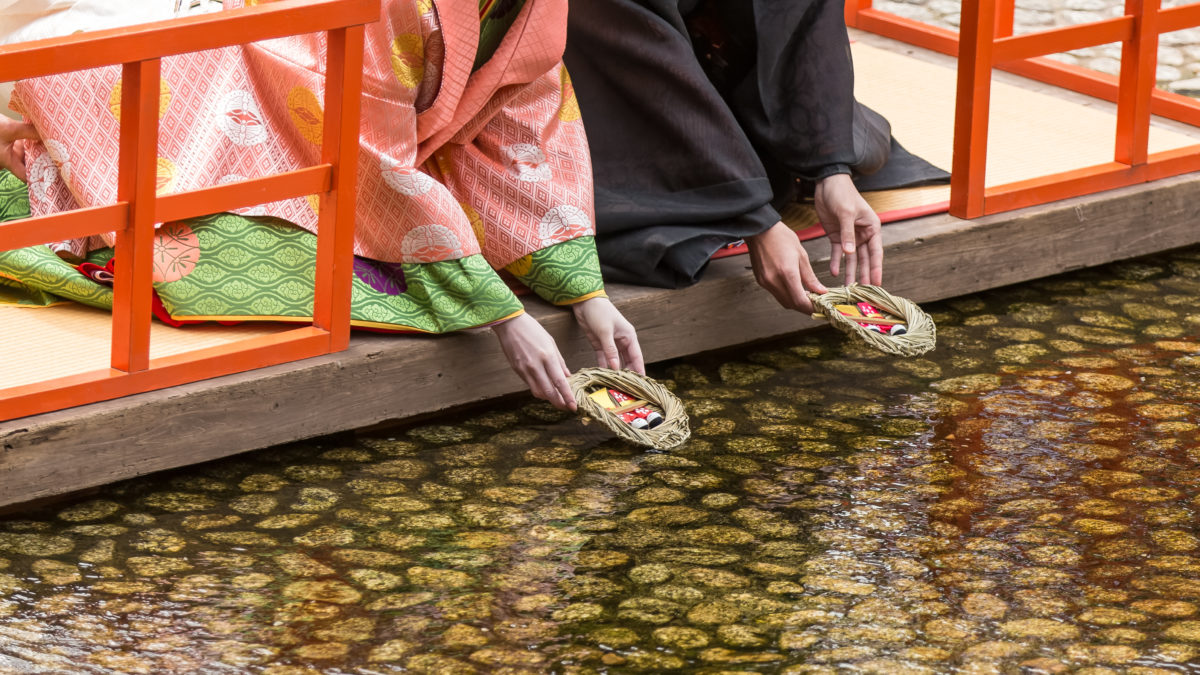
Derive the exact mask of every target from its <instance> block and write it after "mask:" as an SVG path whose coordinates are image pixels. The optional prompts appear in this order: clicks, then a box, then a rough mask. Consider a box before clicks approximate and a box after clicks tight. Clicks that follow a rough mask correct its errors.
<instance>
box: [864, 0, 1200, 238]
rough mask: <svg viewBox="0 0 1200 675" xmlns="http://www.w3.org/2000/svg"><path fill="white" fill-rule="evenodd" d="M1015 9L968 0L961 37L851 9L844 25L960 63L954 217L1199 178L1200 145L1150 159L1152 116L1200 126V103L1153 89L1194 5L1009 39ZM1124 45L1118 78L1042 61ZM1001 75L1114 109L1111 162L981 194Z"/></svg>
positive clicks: (1141, 1) (1138, 10)
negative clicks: (1170, 37) (1161, 47)
mask: <svg viewBox="0 0 1200 675" xmlns="http://www.w3.org/2000/svg"><path fill="white" fill-rule="evenodd" d="M1014 11H1015V8H1014V0H965V1H964V2H963V3H962V15H961V21H960V26H961V31H960V32H959V33H955V32H954V31H951V30H947V29H944V28H939V27H936V26H931V25H929V24H925V23H921V22H919V21H913V20H910V19H905V18H902V17H899V16H896V15H894V14H889V13H887V12H882V11H880V10H877V9H873V8H872V7H871V0H847V3H846V24H847V25H849V26H852V27H855V28H860V29H862V30H866V31H869V32H872V33H877V34H880V35H884V36H887V37H891V38H895V39H897V40H902V41H904V42H908V43H910V44H914V45H917V46H920V47H924V48H926V49H931V50H933V51H937V52H941V53H943V54H950V55H953V56H957V57H958V92H957V100H956V107H955V123H954V158H953V165H952V167H951V182H950V213H951V214H953V215H956V216H958V217H960V218H977V217H979V216H982V215H985V214H991V213H999V212H1002V211H1009V210H1012V209H1017V208H1021V207H1025V206H1032V205H1035V204H1044V203H1046V202H1050V201H1054V200H1058V199H1066V198H1068V197H1078V196H1080V195H1085V194H1089V193H1093V192H1099V191H1101V190H1108V189H1112V188H1117V187H1123V186H1127V185H1134V184H1136V183H1142V182H1146V181H1150V180H1154V179H1157V178H1165V177H1167V176H1174V175H1178V174H1182V173H1187V172H1190V171H1196V170H1200V145H1193V146H1188V147H1185V148H1179V149H1176V150H1169V151H1166V152H1157V153H1153V154H1151V153H1150V152H1149V149H1148V148H1149V144H1148V140H1149V135H1150V116H1151V115H1160V116H1162V117H1167V118H1170V119H1174V120H1178V121H1180V122H1185V123H1188V124H1191V125H1193V126H1200V102H1197V101H1196V100H1194V99H1191V98H1188V97H1186V96H1180V95H1178V94H1173V93H1169V92H1166V91H1162V90H1160V89H1157V88H1155V80H1154V76H1155V71H1156V68H1157V65H1158V36H1159V35H1160V34H1162V33H1166V32H1171V31H1176V30H1182V29H1185V28H1191V27H1195V26H1200V4H1193V5H1184V6H1180V7H1173V8H1170V9H1161V8H1160V7H1159V0H1125V14H1124V15H1123V16H1120V17H1116V18H1112V19H1105V20H1103V21H1097V22H1093V23H1086V24H1080V25H1076V26H1068V27H1064V28H1054V29H1050V30H1043V31H1038V32H1036V33H1029V34H1025V35H1013V15H1014ZM1110 42H1120V43H1121V71H1120V76H1119V77H1115V76H1112V75H1108V74H1105V73H1100V72H1096V71H1093V70H1088V69H1086V68H1081V67H1078V66H1072V65H1068V64H1064V63H1059V62H1057V61H1053V60H1051V59H1046V58H1043V57H1044V56H1045V55H1047V54H1055V53H1059V52H1064V51H1068V50H1072V49H1079V48H1082V47H1088V46H1096V45H1102V44H1107V43H1110ZM995 68H999V69H1001V70H1006V71H1009V72H1013V73H1017V74H1019V75H1023V76H1025V77H1029V78H1033V79H1035V80H1040V81H1042V82H1046V83H1049V84H1054V85H1057V86H1060V87H1064V88H1066V89H1070V90H1073V91H1077V92H1081V93H1084V94H1088V95H1090V96H1094V97H1097V98H1101V99H1104V100H1107V101H1113V102H1115V103H1116V104H1117V126H1116V136H1115V141H1116V145H1115V151H1114V154H1113V161H1112V162H1108V163H1105V164H1098V165H1094V166H1090V167H1085V168H1082V169H1076V170H1073V171H1066V172H1061V173H1055V174H1050V175H1046V176H1041V177H1038V178H1034V179H1030V180H1024V181H1019V182H1016V183H1008V184H1005V185H998V186H993V187H986V182H985V180H986V173H985V165H986V158H987V136H988V117H989V109H988V108H989V104H990V100H991V81H992V70H993V69H995Z"/></svg>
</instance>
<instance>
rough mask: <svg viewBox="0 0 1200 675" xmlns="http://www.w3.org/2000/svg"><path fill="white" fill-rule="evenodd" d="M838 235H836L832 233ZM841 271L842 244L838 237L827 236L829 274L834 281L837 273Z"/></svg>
mask: <svg viewBox="0 0 1200 675" xmlns="http://www.w3.org/2000/svg"><path fill="white" fill-rule="evenodd" d="M834 234H838V233H834ZM841 270H842V242H841V240H840V238H839V237H835V236H833V235H830V236H829V274H830V275H832V276H833V278H834V279H836V278H838V272H840V271H841Z"/></svg>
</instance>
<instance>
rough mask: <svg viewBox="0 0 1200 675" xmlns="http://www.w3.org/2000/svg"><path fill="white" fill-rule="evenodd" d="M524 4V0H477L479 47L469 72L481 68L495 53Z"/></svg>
mask: <svg viewBox="0 0 1200 675" xmlns="http://www.w3.org/2000/svg"><path fill="white" fill-rule="evenodd" d="M524 5H525V0H479V47H478V48H477V49H476V50H475V65H474V66H472V67H471V72H475V71H476V70H479V69H480V68H482V67H483V64H485V63H487V62H488V59H490V58H492V55H493V54H495V53H496V49H497V48H499V47H500V43H501V42H502V41H503V40H504V35H505V34H506V33H507V32H508V29H509V28H512V25H513V21H514V20H516V18H517V14H518V13H520V11H521V7H523V6H524Z"/></svg>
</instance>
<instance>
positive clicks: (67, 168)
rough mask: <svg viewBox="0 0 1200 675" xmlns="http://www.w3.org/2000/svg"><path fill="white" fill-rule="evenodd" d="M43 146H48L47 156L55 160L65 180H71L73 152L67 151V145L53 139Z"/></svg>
mask: <svg viewBox="0 0 1200 675" xmlns="http://www.w3.org/2000/svg"><path fill="white" fill-rule="evenodd" d="M42 144H43V145H45V146H46V154H47V155H49V156H50V158H51V159H52V160H54V164H55V165H56V166H57V167H58V173H59V175H61V176H62V177H63V180H66V181H69V180H71V152H70V151H69V150H67V146H66V144H65V143H63V142H62V141H59V140H55V139H53V138H47V139H46V140H44V141H42Z"/></svg>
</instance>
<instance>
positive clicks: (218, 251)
mask: <svg viewBox="0 0 1200 675" xmlns="http://www.w3.org/2000/svg"><path fill="white" fill-rule="evenodd" d="M187 225H188V227H189V228H190V229H191V231H192V232H193V233H194V236H195V238H196V241H197V242H198V245H199V257H198V260H197V262H196V264H195V267H194V268H192V269H191V270H190V271H188V272H187V273H186V274H184V275H183V276H182V277H181V278H179V279H175V280H172V281H164V282H160V283H157V284H155V289H156V290H157V291H158V295H159V297H160V298H161V299H162V302H163V306H164V307H166V309H167V311H168V313H169V314H170V315H171V317H172V318H174V319H179V320H191V319H210V320H237V319H239V318H249V317H259V318H284V319H286V318H293V319H307V318H309V317H311V316H312V302H313V278H314V272H315V267H314V266H315V264H316V253H317V237H316V235H313V234H312V233H310V232H307V231H305V230H302V229H300V228H298V227H295V226H293V225H290V224H287V223H285V222H283V221H279V220H275V219H271V218H247V217H243V216H239V215H236V214H231V213H222V214H217V215H213V216H207V217H204V218H197V219H194V220H191V221H188V223H187ZM160 236H161V235H160ZM397 269H399V270H400V273H396V270H397ZM388 274H391V275H392V276H388ZM397 279H402V280H401V281H397ZM400 283H402V284H404V286H406V288H402V287H400V286H399V285H397V284H400ZM521 309H522V305H521V302H520V300H518V299H517V298H516V296H514V295H513V294H512V292H511V291H510V290H509V289H508V287H507V286H505V285H504V282H503V281H501V280H500V277H499V276H497V275H496V273H495V271H493V270H492V268H491V267H490V266H489V265H488V264H487V262H486V261H485V260H484V259H483V256H481V255H474V256H469V257H466V258H461V259H459V260H445V261H440V262H434V263H424V264H416V263H411V264H410V263H402V264H396V265H386V264H380V263H374V262H371V261H367V260H363V259H356V261H355V275H354V279H353V282H352V283H351V310H350V315H351V321H352V322H353V323H354V324H355V325H359V326H366V327H374V328H381V329H389V330H415V331H421V332H427V333H445V332H449V331H454V330H461V329H464V328H471V327H474V326H481V325H485V324H489V323H493V322H495V321H499V320H500V319H503V318H505V317H507V316H510V315H512V314H514V313H517V312H519V311H521Z"/></svg>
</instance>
